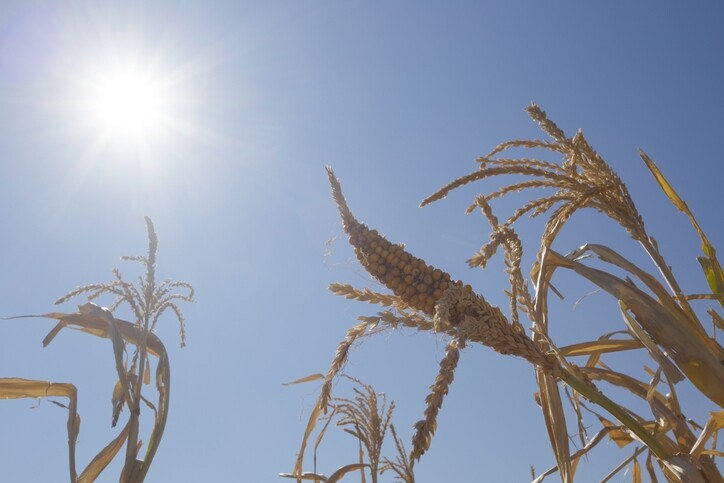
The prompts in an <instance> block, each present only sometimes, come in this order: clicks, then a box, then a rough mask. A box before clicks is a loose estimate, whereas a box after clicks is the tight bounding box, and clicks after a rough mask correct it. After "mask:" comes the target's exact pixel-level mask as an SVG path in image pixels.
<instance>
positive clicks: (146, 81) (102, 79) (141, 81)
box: [72, 53, 189, 160]
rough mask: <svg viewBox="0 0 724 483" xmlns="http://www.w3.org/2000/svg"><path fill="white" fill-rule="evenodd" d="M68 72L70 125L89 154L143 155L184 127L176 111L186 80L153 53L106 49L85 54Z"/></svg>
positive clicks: (161, 146) (160, 147) (156, 149)
mask: <svg viewBox="0 0 724 483" xmlns="http://www.w3.org/2000/svg"><path fill="white" fill-rule="evenodd" d="M72 76H73V79H74V80H75V81H74V84H75V93H74V94H73V98H74V99H75V101H74V103H75V106H76V108H77V111H76V112H77V114H78V116H77V117H76V122H77V124H76V126H77V127H78V128H79V129H80V133H79V134H80V135H81V136H82V137H83V138H84V139H86V140H87V142H88V143H89V144H88V146H89V149H90V150H91V152H92V155H93V156H95V155H102V154H104V153H105V154H107V153H109V152H117V153H124V154H131V153H135V154H138V155H140V156H141V157H142V158H144V159H146V160H148V159H150V158H152V157H154V155H152V154H151V153H156V154H159V153H160V151H159V150H165V149H166V148H167V147H169V140H170V139H171V138H172V137H173V135H174V134H179V133H180V132H183V131H188V127H189V124H188V123H187V122H184V120H183V119H182V118H181V117H182V114H181V112H179V105H180V103H181V102H182V101H184V97H186V96H187V95H188V92H187V90H188V89H185V87H187V86H186V79H184V78H183V76H182V75H179V72H178V71H174V70H173V69H169V67H168V66H164V65H163V64H162V63H161V62H160V61H159V60H158V58H157V56H154V55H152V56H151V57H150V58H144V57H143V56H142V55H134V56H130V55H126V56H119V55H113V54H111V53H106V55H100V56H97V57H93V58H89V59H86V60H85V62H84V63H83V64H82V65H81V66H80V68H79V69H78V70H77V71H76V72H74V73H73V74H72ZM185 94H186V95H185Z"/></svg>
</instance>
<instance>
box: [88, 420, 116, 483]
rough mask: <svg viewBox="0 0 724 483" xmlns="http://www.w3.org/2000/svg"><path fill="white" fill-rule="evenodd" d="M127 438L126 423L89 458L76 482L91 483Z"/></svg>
mask: <svg viewBox="0 0 724 483" xmlns="http://www.w3.org/2000/svg"><path fill="white" fill-rule="evenodd" d="M126 438H128V424H126V425H125V426H124V427H123V430H122V431H121V432H120V433H119V434H118V436H116V437H115V438H114V439H113V441H111V442H110V443H109V444H108V445H107V446H106V447H105V448H103V449H102V450H101V451H100V452H99V453H98V454H97V455H96V456H95V458H93V460H91V462H90V463H89V464H88V466H87V467H86V468H85V470H83V473H81V475H80V476H79V477H78V483H92V482H93V481H95V480H96V478H98V475H100V474H101V473H102V472H103V470H104V469H105V468H106V466H108V464H109V463H110V462H111V461H112V460H113V458H115V456H116V455H117V454H118V452H119V451H120V449H121V448H122V447H123V443H125V442H126Z"/></svg>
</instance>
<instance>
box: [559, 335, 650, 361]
mask: <svg viewBox="0 0 724 483" xmlns="http://www.w3.org/2000/svg"><path fill="white" fill-rule="evenodd" d="M642 347H643V344H642V343H641V342H640V341H638V340H636V339H623V340H616V339H613V340H611V339H609V340H591V341H588V342H579V343H577V344H571V345H567V346H564V347H560V348H559V349H558V350H559V351H560V353H561V354H562V355H564V356H568V357H573V356H590V355H594V354H597V355H600V354H607V353H609V352H621V351H628V350H632V349H641V348H642Z"/></svg>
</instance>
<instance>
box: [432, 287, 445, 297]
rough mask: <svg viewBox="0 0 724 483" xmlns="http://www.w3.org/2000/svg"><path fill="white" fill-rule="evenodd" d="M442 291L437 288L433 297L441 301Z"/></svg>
mask: <svg viewBox="0 0 724 483" xmlns="http://www.w3.org/2000/svg"><path fill="white" fill-rule="evenodd" d="M442 293H443V292H442V290H440V289H439V288H436V289H435V291H434V292H432V296H433V297H434V298H435V300H439V299H440V297H442Z"/></svg>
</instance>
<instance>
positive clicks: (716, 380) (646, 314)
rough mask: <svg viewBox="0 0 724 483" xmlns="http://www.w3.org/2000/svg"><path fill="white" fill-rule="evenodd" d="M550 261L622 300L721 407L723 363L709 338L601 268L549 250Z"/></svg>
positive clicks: (723, 389)
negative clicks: (702, 335) (591, 266)
mask: <svg viewBox="0 0 724 483" xmlns="http://www.w3.org/2000/svg"><path fill="white" fill-rule="evenodd" d="M549 257H550V258H551V259H552V260H551V263H553V262H555V263H557V264H558V266H562V267H564V268H569V269H572V270H573V271H575V272H576V273H578V274H579V275H581V276H583V277H585V278H587V279H588V280H589V281H591V282H593V283H594V284H596V285H598V286H599V287H601V288H602V289H604V290H605V291H607V292H608V293H610V294H611V295H613V296H614V297H615V298H616V299H618V300H619V301H621V302H623V303H624V304H625V305H626V307H628V308H629V309H630V310H631V312H632V313H633V314H634V317H635V319H636V320H637V321H638V323H639V324H640V325H641V327H643V328H644V330H646V332H647V333H648V334H649V335H650V336H651V337H652V338H653V340H654V341H655V342H656V343H657V344H659V345H661V346H662V347H664V348H665V349H666V351H667V352H668V353H669V354H671V356H672V358H673V359H674V361H675V362H676V364H677V365H678V366H679V368H680V369H681V371H682V372H683V373H684V374H686V376H687V377H688V378H689V380H690V381H691V382H692V383H693V384H694V385H695V386H696V387H697V388H698V389H699V391H701V392H702V394H704V395H705V396H707V397H708V398H709V399H711V400H712V401H714V402H715V403H717V404H719V405H720V406H724V366H722V364H721V363H720V361H719V356H720V354H721V353H722V348H721V346H719V345H718V344H717V343H716V342H715V341H713V340H712V339H709V338H706V337H705V338H702V337H701V336H700V335H699V334H698V333H697V332H696V331H692V330H690V326H689V325H688V324H684V323H682V321H681V320H680V318H679V316H680V314H679V313H677V312H671V311H669V310H666V308H665V307H664V306H663V305H661V304H660V303H658V302H657V301H656V300H655V299H653V298H652V297H651V296H649V295H648V294H646V293H645V292H643V291H642V290H640V289H639V288H637V287H635V286H634V285H632V284H631V283H628V282H625V281H623V280H621V279H620V278H618V277H615V276H613V275H611V274H609V273H607V272H604V271H602V270H597V269H594V268H590V267H587V266H586V265H583V264H581V263H578V262H576V261H573V260H570V259H566V258H564V257H562V256H561V255H559V254H557V253H555V252H554V251H553V250H551V251H550V252H549Z"/></svg>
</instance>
